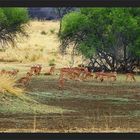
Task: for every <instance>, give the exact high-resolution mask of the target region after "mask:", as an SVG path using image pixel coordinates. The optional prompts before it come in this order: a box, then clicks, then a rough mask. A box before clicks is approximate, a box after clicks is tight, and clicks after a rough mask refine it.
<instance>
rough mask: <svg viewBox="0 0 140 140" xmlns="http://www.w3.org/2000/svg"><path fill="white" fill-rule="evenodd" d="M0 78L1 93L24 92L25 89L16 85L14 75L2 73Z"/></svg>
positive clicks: (16, 93) (18, 93) (19, 93)
mask: <svg viewBox="0 0 140 140" xmlns="http://www.w3.org/2000/svg"><path fill="white" fill-rule="evenodd" d="M0 79H1V80H0V93H3V94H4V93H10V94H13V95H16V96H19V95H21V94H22V93H23V92H24V89H22V88H19V87H17V86H16V79H15V78H14V77H11V76H9V75H6V74H2V75H0Z"/></svg>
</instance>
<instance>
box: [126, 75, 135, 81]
mask: <svg viewBox="0 0 140 140" xmlns="http://www.w3.org/2000/svg"><path fill="white" fill-rule="evenodd" d="M129 79H130V81H132V80H133V81H136V79H135V75H134V74H133V73H126V81H128V80H129Z"/></svg>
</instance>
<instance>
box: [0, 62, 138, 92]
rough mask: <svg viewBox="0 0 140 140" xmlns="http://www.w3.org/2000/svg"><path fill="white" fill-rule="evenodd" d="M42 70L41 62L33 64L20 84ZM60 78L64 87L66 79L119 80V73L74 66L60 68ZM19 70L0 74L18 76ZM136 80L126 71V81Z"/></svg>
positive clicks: (47, 73) (59, 82)
mask: <svg viewBox="0 0 140 140" xmlns="http://www.w3.org/2000/svg"><path fill="white" fill-rule="evenodd" d="M41 70H42V66H41V65H40V64H37V65H33V66H31V68H30V70H29V71H28V72H27V73H26V75H25V76H24V77H21V78H20V79H18V80H17V82H18V84H22V85H24V86H26V85H28V84H29V82H30V81H31V78H32V76H33V75H40V74H41ZM55 70H56V68H55V66H52V67H51V68H50V70H49V72H46V73H45V74H44V75H54V72H55ZM59 71H60V74H59V80H58V86H59V89H63V88H64V83H65V80H70V79H71V80H78V81H85V80H87V79H96V80H99V81H101V82H103V81H105V80H109V81H116V80H117V73H116V72H104V71H101V72H94V73H93V72H89V70H88V68H86V67H72V68H60V69H59ZM18 72H19V70H17V69H16V70H12V71H7V70H4V69H3V70H1V71H0V74H1V75H2V74H8V75H10V76H16V75H17V74H18ZM128 80H130V81H132V80H133V81H136V79H135V75H134V74H133V73H126V81H128Z"/></svg>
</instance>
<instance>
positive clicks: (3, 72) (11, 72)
mask: <svg viewBox="0 0 140 140" xmlns="http://www.w3.org/2000/svg"><path fill="white" fill-rule="evenodd" d="M18 72H19V70H18V69H16V70H13V71H6V70H4V69H3V70H1V74H8V75H10V76H16V75H17V73H18Z"/></svg>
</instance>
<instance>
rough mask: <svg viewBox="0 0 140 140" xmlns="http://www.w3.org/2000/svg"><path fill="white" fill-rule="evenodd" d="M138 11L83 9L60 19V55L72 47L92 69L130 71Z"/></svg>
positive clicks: (139, 30) (136, 41) (139, 27)
mask: <svg viewBox="0 0 140 140" xmlns="http://www.w3.org/2000/svg"><path fill="white" fill-rule="evenodd" d="M139 15H140V9H139V8H138V9H133V8H83V9H80V11H79V12H72V13H70V14H67V15H66V16H64V18H63V20H62V28H61V35H60V40H61V41H62V44H61V47H60V48H61V49H62V50H63V51H64V50H65V49H66V48H67V47H68V46H71V44H74V45H75V46H76V48H77V51H79V52H80V53H82V55H84V56H86V58H89V59H90V60H91V64H92V65H93V66H94V67H95V65H96V66H97V65H98V66H100V67H101V66H104V67H105V68H106V69H108V70H119V71H130V70H133V69H134V64H135V63H136V60H137V59H136V54H137V53H136V51H135V50H139V49H140V48H139V45H140V38H139V35H140V18H139Z"/></svg>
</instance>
